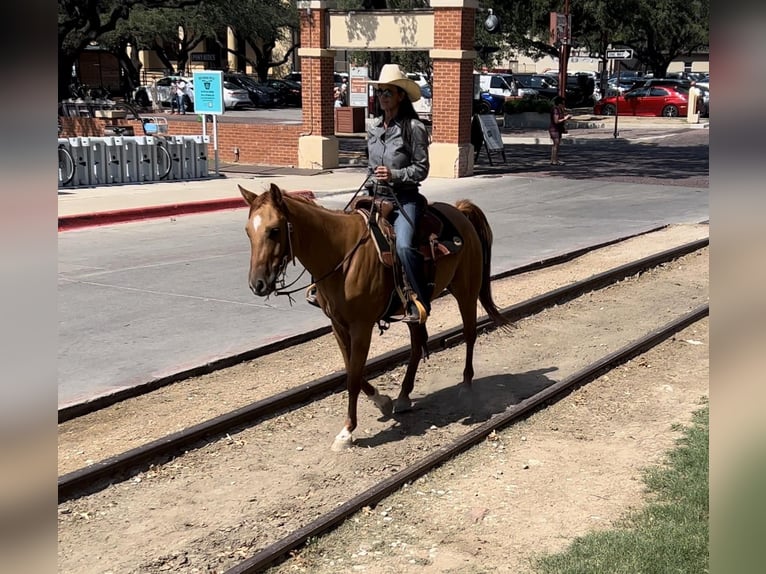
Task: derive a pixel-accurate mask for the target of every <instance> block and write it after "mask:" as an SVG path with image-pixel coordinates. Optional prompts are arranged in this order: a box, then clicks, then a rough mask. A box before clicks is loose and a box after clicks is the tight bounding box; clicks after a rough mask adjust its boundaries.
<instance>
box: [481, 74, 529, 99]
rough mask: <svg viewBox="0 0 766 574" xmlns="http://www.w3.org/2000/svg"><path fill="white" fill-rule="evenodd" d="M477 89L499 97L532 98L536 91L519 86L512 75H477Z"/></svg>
mask: <svg viewBox="0 0 766 574" xmlns="http://www.w3.org/2000/svg"><path fill="white" fill-rule="evenodd" d="M479 87H480V88H481V91H483V92H489V93H490V94H497V95H499V96H506V97H508V96H516V97H522V98H523V97H533V96H536V95H537V90H534V89H532V88H526V87H524V86H520V85H519V84H518V83H517V82H516V81H515V80H514V78H513V74H479Z"/></svg>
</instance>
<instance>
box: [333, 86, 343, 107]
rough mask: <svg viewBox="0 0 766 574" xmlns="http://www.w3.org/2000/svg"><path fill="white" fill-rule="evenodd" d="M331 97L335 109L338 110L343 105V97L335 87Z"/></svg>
mask: <svg viewBox="0 0 766 574" xmlns="http://www.w3.org/2000/svg"><path fill="white" fill-rule="evenodd" d="M332 97H333V100H334V101H335V103H334V106H335V107H336V108H339V107H341V106H342V105H343V96H342V95H341V93H340V88H338V87H337V86H336V87H335V88H333V93H332Z"/></svg>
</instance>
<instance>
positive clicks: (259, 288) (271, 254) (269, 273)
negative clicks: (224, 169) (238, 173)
mask: <svg viewBox="0 0 766 574" xmlns="http://www.w3.org/2000/svg"><path fill="white" fill-rule="evenodd" d="M239 191H240V193H241V194H242V197H244V198H245V201H246V202H247V204H248V205H249V206H250V213H248V216H247V225H246V226H245V232H246V233H247V237H248V238H249V239H250V272H249V274H248V284H249V285H250V290H251V291H252V292H253V293H255V294H256V295H258V296H259V297H266V296H267V295H270V294H271V293H273V292H274V291H275V290H276V283H277V280H278V279H279V278H280V277H281V276H282V275H283V274H284V271H285V267H286V266H287V263H288V262H289V261H290V259H291V258H292V253H291V249H290V232H289V229H288V226H289V224H288V221H287V206H286V205H285V201H284V197H283V196H282V190H281V189H279V187H277V186H276V185H274V184H273V183H272V184H271V187H270V188H269V189H268V190H267V191H265V192H263V193H262V194H261V195H257V194H255V193H253V192H251V191H248V190H246V189H245V188H244V187H242V186H239Z"/></svg>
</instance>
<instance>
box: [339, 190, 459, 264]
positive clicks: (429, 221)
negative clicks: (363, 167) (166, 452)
mask: <svg viewBox="0 0 766 574" xmlns="http://www.w3.org/2000/svg"><path fill="white" fill-rule="evenodd" d="M443 205H446V204H443V203H438V202H437V203H429V204H428V205H427V206H426V209H425V213H424V214H423V216H422V217H421V218H420V221H419V222H418V227H417V229H416V230H415V238H416V241H417V243H418V250H419V251H420V254H421V255H422V256H423V260H424V261H425V262H427V263H428V262H435V261H436V260H438V259H440V258H441V257H444V256H446V255H450V254H452V253H457V252H458V251H460V248H461V247H462V246H463V239H462V237H460V234H459V233H458V231H457V229H455V227H454V226H453V225H452V223H450V221H449V219H448V218H447V216H445V215H444V214H443V213H442V211H441V206H443ZM395 207H396V206H395V204H394V202H393V201H392V200H391V199H386V198H381V197H376V198H372V197H366V196H362V197H358V198H356V199H355V200H354V201H353V202H352V203H351V205H350V206H349V209H351V210H353V211H358V212H360V213H362V214H363V215H364V216H365V218H366V219H367V221H368V225H369V226H370V231H371V232H372V236H373V237H374V238H375V247H376V249H377V250H378V257H379V258H380V261H381V263H383V265H385V266H386V267H394V265H395V258H396V248H395V245H396V233H395V232H394V226H393V223H391V215H392V214H393V212H394V209H395ZM427 267H428V265H427Z"/></svg>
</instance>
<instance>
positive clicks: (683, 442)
mask: <svg viewBox="0 0 766 574" xmlns="http://www.w3.org/2000/svg"><path fill="white" fill-rule="evenodd" d="M709 414H710V408H709V406H707V405H706V406H705V407H704V408H703V409H701V410H699V411H697V412H695V413H694V417H693V421H692V425H691V426H690V427H689V428H688V429H686V431H685V432H684V436H683V437H682V438H680V439H679V441H678V446H677V447H676V448H675V449H674V450H672V451H671V452H670V453H669V454H668V456H667V464H665V465H663V466H661V467H659V468H653V469H650V470H648V471H646V472H645V475H644V480H645V483H646V485H647V488H648V490H649V492H650V493H651V494H650V496H651V502H650V503H648V504H647V505H646V507H645V508H643V509H642V510H640V511H637V512H634V513H632V514H630V515H629V516H627V517H626V518H624V519H623V520H622V521H621V522H620V523H619V524H617V525H616V528H615V529H614V530H611V531H607V532H599V533H594V534H589V535H587V536H584V537H581V538H578V539H577V540H575V541H574V543H573V544H572V545H571V546H570V548H569V549H568V550H567V551H565V552H563V553H560V554H555V555H550V556H545V557H541V558H538V559H536V560H535V561H534V565H533V567H534V570H535V571H536V572H539V573H540V574H601V573H609V574H671V573H672V574H703V573H705V572H708V568H709V564H708V563H709V553H708V517H709V505H708V439H709Z"/></svg>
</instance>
